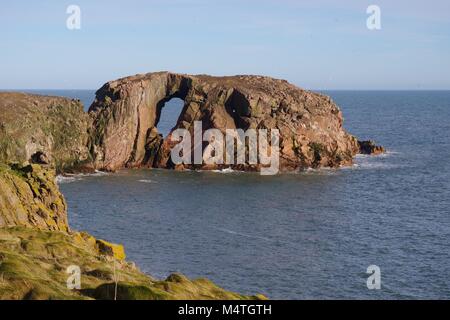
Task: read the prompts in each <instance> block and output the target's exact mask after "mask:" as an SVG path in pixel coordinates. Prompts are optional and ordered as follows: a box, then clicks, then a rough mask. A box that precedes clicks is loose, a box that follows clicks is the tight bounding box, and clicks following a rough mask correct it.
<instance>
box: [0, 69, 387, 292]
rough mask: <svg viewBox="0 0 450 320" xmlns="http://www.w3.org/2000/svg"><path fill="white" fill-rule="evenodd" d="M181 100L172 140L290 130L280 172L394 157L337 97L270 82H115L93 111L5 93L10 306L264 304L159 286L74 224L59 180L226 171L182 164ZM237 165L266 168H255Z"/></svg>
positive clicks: (201, 288)
mask: <svg viewBox="0 0 450 320" xmlns="http://www.w3.org/2000/svg"><path fill="white" fill-rule="evenodd" d="M174 97H177V98H180V99H182V100H184V107H183V110H182V111H181V113H180V115H179V117H178V121H177V123H176V125H175V127H174V128H173V129H172V132H173V131H174V130H176V129H179V128H183V129H186V130H188V131H189V132H191V133H192V131H193V123H194V122H195V121H201V123H202V124H203V128H204V129H205V130H206V129H209V128H214V129H218V130H220V131H224V130H226V129H243V130H247V129H249V128H254V129H261V128H263V129H268V130H271V129H277V130H279V132H280V170H281V171H297V170H302V169H306V168H311V167H312V168H319V167H340V166H346V165H351V164H352V159H353V157H354V156H355V155H356V154H357V153H365V154H377V153H381V152H384V149H383V148H382V147H380V146H376V145H375V144H374V143H373V142H371V141H358V140H357V138H355V137H354V136H352V135H351V134H349V133H347V132H346V131H345V129H344V128H343V117H342V113H341V111H340V110H339V108H338V107H337V106H336V104H335V103H334V102H333V101H332V100H331V99H330V98H329V97H327V96H324V95H321V94H317V93H313V92H309V91H305V90H302V89H300V88H298V87H296V86H294V85H292V84H289V83H288V82H287V81H284V80H278V79H273V78H269V77H262V76H232V77H212V76H207V75H195V76H194V75H183V74H175V73H169V72H158V73H149V74H143V75H136V76H131V77H127V78H123V79H119V80H116V81H111V82H108V83H106V84H105V85H104V86H103V87H102V88H100V89H99V90H98V91H97V93H96V98H95V101H94V102H93V104H92V105H91V107H90V109H89V112H88V113H85V112H84V111H83V106H82V104H81V103H80V101H78V100H71V99H66V98H61V97H47V96H38V95H30V94H23V93H15V92H2V93H0V186H1V188H0V299H112V298H113V297H114V296H116V297H117V298H118V299H264V297H263V296H261V295H256V296H251V297H250V296H243V295H239V294H236V293H232V292H228V291H225V290H224V289H221V288H219V287H217V286H216V285H214V284H213V283H211V282H210V281H208V280H205V279H198V280H189V279H187V278H186V277H184V276H183V275H180V274H174V275H171V276H169V277H168V278H167V279H166V280H164V281H159V280H156V279H153V278H152V277H150V276H148V275H145V274H143V273H142V272H140V271H139V269H138V268H137V267H136V266H134V264H133V263H130V262H127V261H125V253H124V250H123V247H122V246H120V245H114V244H111V243H109V242H107V241H104V240H99V239H96V238H94V237H93V236H91V235H89V234H87V233H84V232H75V231H72V230H71V229H70V227H69V225H68V220H67V205H66V202H65V199H64V197H63V196H62V194H61V193H60V192H59V189H58V186H57V184H56V182H55V175H56V174H64V173H76V172H89V171H94V170H104V171H115V170H119V169H122V168H139V167H146V168H166V169H177V170H183V169H217V168H219V169H221V168H223V167H224V165H218V166H204V167H203V166H196V165H191V166H183V165H181V166H179V165H178V166H176V165H174V164H173V163H172V162H171V160H170V150H171V148H172V147H173V142H172V141H171V139H170V136H171V134H169V136H168V137H167V138H164V137H163V136H162V135H161V134H159V132H158V121H159V118H160V115H161V110H162V108H163V107H164V104H165V102H167V101H169V100H170V99H172V98H174ZM192 134H193V133H192ZM203 147H204V148H205V147H206V145H205V146H203ZM231 167H232V168H233V169H238V170H244V171H258V170H259V169H260V168H259V167H258V165H256V166H255V165H253V164H247V163H244V164H240V165H234V166H233V165H232V166H231ZM72 264H78V265H79V266H80V268H81V272H82V277H83V286H82V288H81V289H76V290H69V289H68V288H67V286H66V279H67V273H66V268H67V267H68V266H70V265H72Z"/></svg>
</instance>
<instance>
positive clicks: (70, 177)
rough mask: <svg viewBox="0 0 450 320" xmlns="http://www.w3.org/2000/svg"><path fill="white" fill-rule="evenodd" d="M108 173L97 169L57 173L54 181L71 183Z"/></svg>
mask: <svg viewBox="0 0 450 320" xmlns="http://www.w3.org/2000/svg"><path fill="white" fill-rule="evenodd" d="M108 174H109V173H107V172H104V171H98V170H95V171H94V173H77V174H64V175H58V176H57V177H56V183H58V184H62V183H71V182H76V181H80V180H83V179H84V178H86V177H102V176H106V175H108Z"/></svg>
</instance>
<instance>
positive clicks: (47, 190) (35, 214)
mask: <svg viewBox="0 0 450 320" xmlns="http://www.w3.org/2000/svg"><path fill="white" fill-rule="evenodd" d="M55 180H56V177H55V174H54V172H53V171H52V170H47V169H45V168H43V167H41V166H39V165H36V164H32V165H26V166H23V167H22V166H20V165H12V166H8V165H4V164H0V227H10V226H28V227H34V228H37V229H41V230H59V231H68V230H69V225H68V222H67V205H66V201H65V200H64V197H63V196H62V194H61V193H60V192H59V189H58V186H57V185H56V181H55Z"/></svg>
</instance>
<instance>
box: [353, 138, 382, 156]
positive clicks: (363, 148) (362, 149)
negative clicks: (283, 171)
mask: <svg viewBox="0 0 450 320" xmlns="http://www.w3.org/2000/svg"><path fill="white" fill-rule="evenodd" d="M358 146H359V153H360V154H371V155H377V154H381V153H385V152H386V150H385V148H384V147H382V146H378V145H376V144H375V142H374V141H372V140H367V141H358Z"/></svg>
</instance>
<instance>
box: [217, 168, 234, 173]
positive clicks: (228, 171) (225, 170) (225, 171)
mask: <svg viewBox="0 0 450 320" xmlns="http://www.w3.org/2000/svg"><path fill="white" fill-rule="evenodd" d="M211 171H212V172H218V173H233V172H240V171H236V170H233V169H231V168H225V169H221V170H211Z"/></svg>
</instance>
